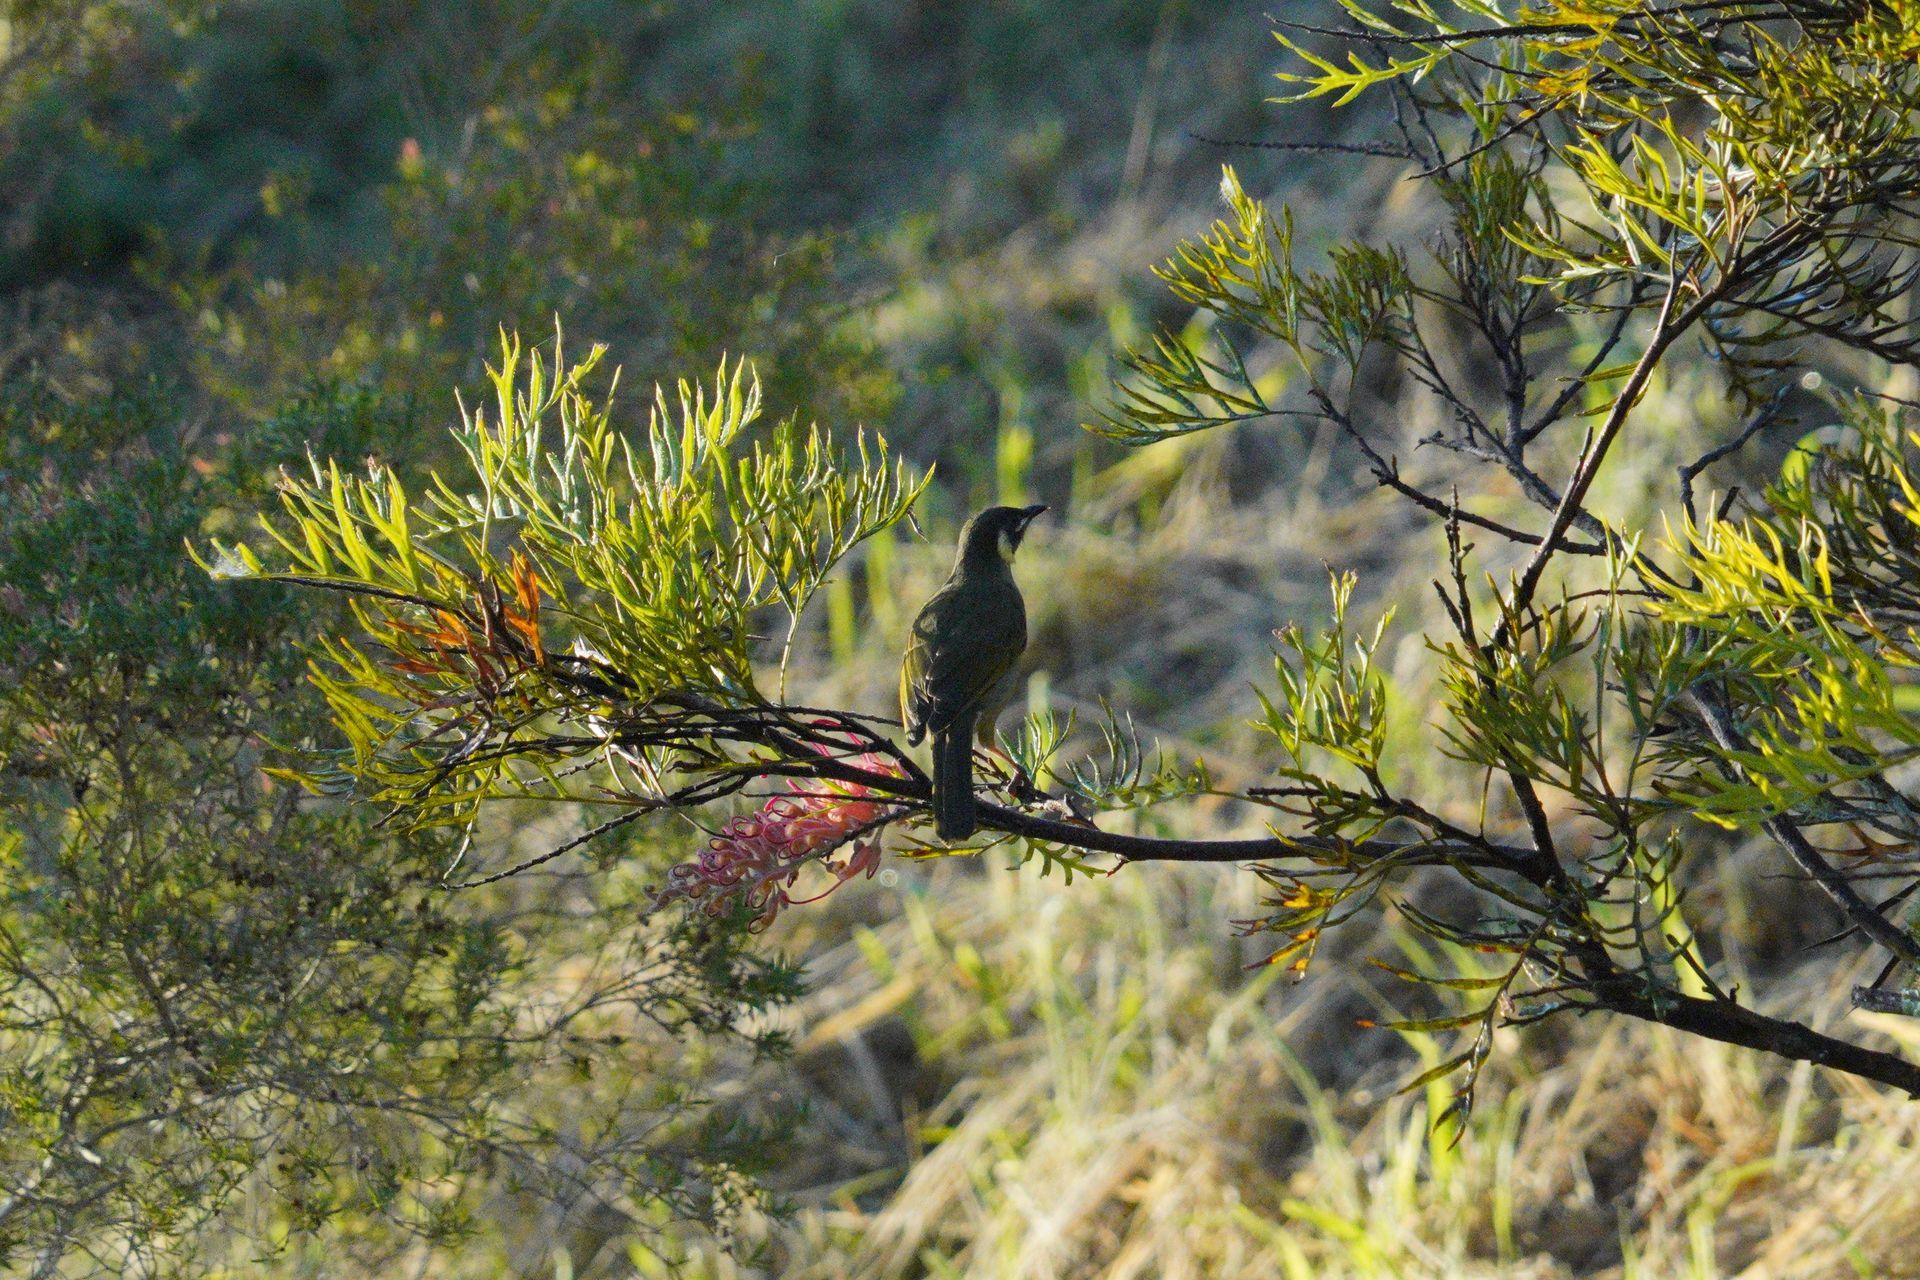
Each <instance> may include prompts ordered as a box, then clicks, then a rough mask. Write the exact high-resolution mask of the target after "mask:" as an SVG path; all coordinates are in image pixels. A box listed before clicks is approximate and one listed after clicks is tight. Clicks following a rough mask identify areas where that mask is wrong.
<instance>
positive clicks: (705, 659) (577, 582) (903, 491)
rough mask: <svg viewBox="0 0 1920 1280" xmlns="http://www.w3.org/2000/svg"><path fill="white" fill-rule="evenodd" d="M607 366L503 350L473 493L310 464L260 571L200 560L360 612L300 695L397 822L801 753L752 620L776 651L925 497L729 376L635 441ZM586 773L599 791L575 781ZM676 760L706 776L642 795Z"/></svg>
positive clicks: (657, 408)
mask: <svg viewBox="0 0 1920 1280" xmlns="http://www.w3.org/2000/svg"><path fill="white" fill-rule="evenodd" d="M601 354H602V349H600V348H596V349H595V350H594V351H593V352H592V353H591V354H589V356H588V357H587V358H586V359H585V360H584V361H582V362H580V363H578V364H573V365H568V364H567V363H566V362H565V359H564V356H563V355H562V354H561V352H560V350H559V346H558V341H557V339H556V345H555V351H554V355H553V358H552V361H551V363H549V362H548V361H547V360H546V359H545V358H544V357H542V356H541V355H540V354H539V353H538V352H535V353H532V354H531V357H530V358H528V359H525V361H524V364H523V351H522V348H521V346H520V344H519V341H518V339H503V346H502V356H501V363H500V366H499V367H498V368H497V369H496V370H494V371H493V373H492V384H493V385H492V389H493V393H494V395H493V406H492V412H491V416H489V412H488V410H487V409H486V408H476V409H474V410H472V411H470V412H469V413H468V415H467V418H466V425H465V427H464V429H462V430H461V431H460V432H459V433H457V437H456V438H457V440H458V443H459V445H460V448H461V449H462V451H463V452H464V453H465V455H466V458H467V462H468V464H469V466H470V467H471V472H472V473H471V476H470V477H469V478H468V479H467V480H466V481H464V482H462V483H459V484H456V483H455V482H453V481H451V480H448V479H446V478H442V477H436V478H434V480H433V481H432V482H431V483H430V485H429V486H428V487H427V490H426V492H425V493H424V495H422V496H421V497H419V498H415V497H414V496H412V495H411V494H410V493H409V491H408V488H407V486H406V485H405V483H404V482H403V481H402V480H401V478H400V477H399V475H398V474H397V473H395V472H393V471H392V470H390V469H388V468H385V467H383V466H380V465H378V464H375V465H374V466H373V467H371V468H370V469H369V470H368V472H367V473H366V474H365V475H364V476H358V477H350V476H348V475H347V474H346V473H344V472H343V470H342V469H341V468H340V466H339V464H338V463H336V462H324V463H323V462H320V461H317V460H316V461H315V462H314V463H313V464H312V467H311V470H310V474H309V475H308V476H307V477H305V478H302V479H299V480H289V481H288V482H287V483H286V484H285V485H284V487H283V488H282V491H281V504H282V508H283V519H282V520H281V521H278V522H273V521H270V522H268V523H267V524H266V529H267V532H268V533H269V535H270V536H271V538H272V541H273V543H274V544H276V550H275V552H274V560H275V564H274V567H272V568H271V569H269V568H268V567H267V564H266V562H264V561H263V560H262V558H261V557H260V555H259V554H257V553H256V552H255V551H253V550H251V549H250V548H248V547H246V546H244V545H241V546H236V547H232V548H228V547H225V546H222V545H221V544H218V543H216V544H215V548H214V553H213V554H214V558H215V560H216V561H217V567H216V569H215V572H216V573H218V574H221V575H223V576H238V577H251V576H262V575H264V576H269V577H273V578H278V579H281V580H287V581H296V582H301V583H305V584H310V585H315V586H323V587H330V588H334V589H337V590H340V591H344V592H346V593H348V594H349V595H351V596H352V597H353V607H354V611H355V616H356V619H357V621H358V622H359V624H360V626H361V628H362V629H363V630H364V632H365V633H366V638H365V639H364V640H349V639H344V638H343V639H336V640H332V641H329V642H328V643H327V645H326V647H325V658H326V662H325V665H324V666H323V667H322V668H321V669H319V670H318V671H316V675H315V679H316V681H317V682H318V683H319V685H320V687H321V688H322V689H323V690H324V691H325V693H326V695H327V698H328V702H329V704H330V706H331V707H332V710H333V715H334V719H335V722H336V723H337V724H339V725H340V726H341V727H342V728H343V729H344V730H345V731H346V733H347V737H348V744H349V746H348V751H349V755H348V756H347V757H346V758H345V759H344V760H343V761H342V765H343V767H345V768H346V769H347V771H348V776H350V778H351V779H352V780H353V782H352V785H354V786H355V787H356V788H357V789H358V790H359V791H361V792H362V793H363V794H365V795H367V796H370V797H373V798H377V799H381V800H384V801H388V802H393V803H397V804H399V805H401V813H402V816H403V817H404V818H405V820H406V822H407V824H408V825H409V826H418V825H422V824H438V823H445V822H458V823H467V822H471V821H472V820H473V819H474V818H475V817H476V815H477V812H478V805H479V803H480V802H481V801H483V800H485V799H490V798H495V797H498V796H503V795H515V796H538V797H543V798H548V799H554V798H562V797H575V798H580V799H587V800H592V801H593V802H595V803H602V804H613V805H619V806H628V807H630V812H629V815H628V816H629V817H637V816H639V815H640V813H642V812H645V811H647V810H650V809H652V808H656V807H659V806H660V805H663V804H669V803H678V802H695V801H698V800H705V799H712V798H714V797H715V796H716V795H718V794H724V793H726V792H730V791H733V790H737V789H738V788H739V787H740V786H742V785H744V784H745V783H746V782H747V781H748V780H749V779H750V777H751V775H752V772H757V771H760V770H759V768H758V766H749V765H748V764H747V762H746V761H743V760H739V759H736V758H734V757H733V756H732V755H730V754H729V750H730V745H731V744H732V743H733V742H735V741H736V740H739V741H754V740H755V739H756V738H757V739H761V740H762V741H761V745H763V746H772V745H774V743H775V741H776V740H789V741H791V740H790V739H785V735H786V734H789V733H792V734H797V735H798V737H799V740H803V741H809V740H814V739H816V738H817V737H818V733H817V731H815V730H810V729H807V728H806V727H804V725H803V724H799V723H796V724H784V723H782V724H769V723H768V721H767V718H768V717H772V718H773V719H774V721H777V722H784V721H785V720H787V719H791V718H792V717H791V715H790V713H788V712H787V711H786V710H785V709H784V708H783V707H781V706H780V700H781V699H783V697H784V683H785V674H784V668H785V660H786V653H785V649H784V648H782V649H779V650H769V649H767V648H766V647H765V646H762V645H760V644H759V643H757V636H756V626H757V625H758V624H760V623H761V622H763V621H764V620H765V619H766V618H767V617H768V613H769V611H777V612H778V613H779V614H784V615H785V634H786V636H787V643H788V644H789V645H790V644H791V640H792V637H793V635H794V631H795V628H796V627H797V626H798V624H799V619H800V615H801V613H802V612H803V611H804V610H805V609H806V607H807V605H808V604H809V603H810V602H811V601H812V599H813V597H814V595H815V594H816V593H817V592H818V591H819V589H820V588H821V587H822V585H823V584H824V583H825V582H826V581H827V578H828V576H829V574H831V573H832V571H833V569H834V568H835V566H836V565H838V564H839V563H840V562H841V561H842V560H843V559H844V558H845V557H846V556H847V555H848V553H849V552H851V551H852V550H853V549H854V547H856V546H857V545H858V544H859V543H861V542H862V541H864V540H866V539H867V538H870V537H872V536H873V535H874V534H875V533H878V532H879V531H881V530H883V529H886V528H888V527H890V526H892V525H893V524H895V523H897V522H898V521H900V520H901V519H902V518H904V516H905V515H906V513H907V511H908V509H909V508H910V506H911V505H912V503H913V501H914V499H915V498H916V497H917V496H918V495H919V493H920V492H921V490H922V489H923V488H924V486H925V483H926V482H925V480H924V479H919V480H915V479H913V478H911V477H910V476H909V474H908V472H907V470H906V468H905V466H904V465H903V464H900V463H896V462H892V461H890V459H889V457H888V454H887V450H886V445H885V442H884V441H880V440H878V439H875V440H872V441H871V442H870V441H869V439H868V437H867V436H865V435H864V434H862V435H860V436H859V437H857V439H856V441H855V443H854V450H853V453H852V454H851V456H843V455H841V454H840V453H838V452H837V451H836V450H835V448H834V446H833V443H832V441H831V440H830V438H829V437H828V436H827V435H826V434H825V433H823V432H822V431H821V430H820V429H819V428H818V427H809V428H802V427H801V426H800V425H799V424H798V422H797V420H794V419H788V420H786V421H784V422H781V423H779V424H777V425H776V426H774V427H773V428H772V429H771V430H769V431H766V432H764V433H760V434H750V428H752V427H753V426H754V424H755V422H756V420H757V419H758V418H759V416H760V389H759V385H758V382H757V381H756V380H755V379H754V378H753V377H752V375H751V374H750V373H749V372H748V371H747V370H746V369H745V368H744V366H742V365H739V364H734V365H731V366H722V367H721V369H720V370H719V371H718V373H717V374H716V375H715V378H714V381H713V383H712V385H711V386H702V387H698V388H696V387H694V386H692V385H689V384H686V383H682V384H680V387H679V389H678V393H677V396H675V397H674V398H671V399H670V398H669V396H668V393H667V392H666V390H665V389H664V388H659V389H656V391H655V395H654V400H653V404H652V406H651V410H650V414H649V418H648V422H647V426H646V429H645V433H644V435H643V436H642V437H641V438H640V440H639V441H638V442H636V441H635V440H633V439H631V438H629V437H627V436H625V435H623V434H622V433H621V432H620V431H619V430H618V429H617V428H616V427H615V425H614V419H613V413H612V399H611V391H609V392H608V393H606V394H605V395H603V396H598V397H596V396H594V395H592V394H591V393H590V391H589V386H588V380H589V379H590V378H591V376H592V375H593V372H594V369H595V366H596V365H597V364H598V362H599V360H600V357H601ZM769 661H772V662H773V663H774V664H775V666H774V670H773V671H772V673H771V678H772V679H773V680H774V681H775V686H774V688H773V689H772V690H771V691H769V690H767V689H764V688H763V683H764V682H765V679H766V678H767V675H766V673H765V671H764V666H765V664H766V663H768V662H769ZM767 734H772V735H773V737H767V736H766V735H767ZM740 735H744V736H743V737H742V736H740ZM596 762H604V763H605V764H607V765H609V766H612V767H613V769H614V771H615V772H614V776H613V778H612V779H611V780H609V779H606V778H604V777H603V778H600V779H598V780H596V781H595V782H594V784H593V785H592V786H590V787H587V788H581V787H580V786H578V785H576V784H575V782H574V781H572V780H573V779H575V778H576V776H577V775H578V774H579V773H580V768H581V767H583V766H586V767H590V766H592V765H593V764H595V763H596ZM760 763H761V764H764V763H766V762H765V761H764V760H762V761H761V762H760ZM628 770H631V771H632V772H631V773H628V772H627V771H628ZM685 770H691V771H694V772H696V773H702V772H704V773H706V774H708V775H710V776H708V777H707V778H706V779H705V780H704V781H702V782H699V783H696V784H694V785H692V786H691V787H690V788H688V789H684V790H682V791H680V792H678V793H675V794H673V795H669V794H667V793H666V792H664V791H662V790H661V788H662V786H663V779H665V778H666V777H668V776H669V775H671V774H672V773H674V772H676V771H685ZM312 781H313V782H314V784H315V785H317V786H319V787H321V788H322V789H323V790H324V789H334V787H335V783H334V782H333V780H332V779H331V777H329V776H321V777H318V778H315V779H313V780H312ZM343 781H344V779H343Z"/></svg>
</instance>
